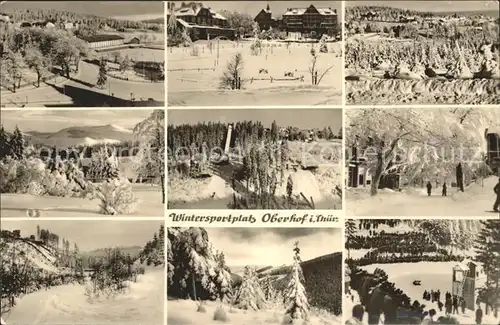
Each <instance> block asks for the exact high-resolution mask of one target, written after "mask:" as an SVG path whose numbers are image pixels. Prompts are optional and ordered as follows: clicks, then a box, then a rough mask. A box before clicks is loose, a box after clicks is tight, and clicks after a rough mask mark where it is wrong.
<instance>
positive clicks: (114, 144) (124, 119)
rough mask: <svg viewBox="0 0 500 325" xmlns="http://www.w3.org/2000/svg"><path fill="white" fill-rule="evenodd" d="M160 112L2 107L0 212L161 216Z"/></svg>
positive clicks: (162, 130)
mask: <svg viewBox="0 0 500 325" xmlns="http://www.w3.org/2000/svg"><path fill="white" fill-rule="evenodd" d="M164 143H165V111H164V110H135V109H134V110H126V109H120V110H48V109H47V110H31V111H30V110H9V111H5V110H2V112H1V128H0V146H1V149H0V153H1V157H0V193H1V196H0V197H1V207H2V208H1V216H2V217H51V218H54V217H61V218H71V217H91V218H95V217H99V216H110V215H128V216H150V217H163V215H164V201H165V194H164V178H165V172H164V166H165V149H164V148H165V144H164Z"/></svg>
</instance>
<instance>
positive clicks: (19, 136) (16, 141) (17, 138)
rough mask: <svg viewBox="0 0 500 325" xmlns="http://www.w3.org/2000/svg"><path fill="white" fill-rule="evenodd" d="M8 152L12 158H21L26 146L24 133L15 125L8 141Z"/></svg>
mask: <svg viewBox="0 0 500 325" xmlns="http://www.w3.org/2000/svg"><path fill="white" fill-rule="evenodd" d="M9 148H10V154H11V156H12V157H13V158H14V159H22V158H23V157H24V151H25V148H26V142H25V140H24V135H23V133H22V132H21V130H19V128H18V127H17V125H16V128H15V129H14V132H13V134H12V137H11V138H10V141H9Z"/></svg>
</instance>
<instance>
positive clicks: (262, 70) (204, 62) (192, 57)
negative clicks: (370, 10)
mask: <svg viewBox="0 0 500 325" xmlns="http://www.w3.org/2000/svg"><path fill="white" fill-rule="evenodd" d="M167 4H168V13H167V70H168V71H167V75H168V76H167V77H168V105H169V106H269V105H270V106H282V105H307V106H315V105H340V104H341V103H342V83H343V80H342V43H341V40H342V32H341V30H342V26H341V24H342V1H334V0H332V1H203V2H181V1H169V2H168V3H167Z"/></svg>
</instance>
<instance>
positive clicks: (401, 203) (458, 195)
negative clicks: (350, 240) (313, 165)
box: [346, 177, 500, 217]
mask: <svg viewBox="0 0 500 325" xmlns="http://www.w3.org/2000/svg"><path fill="white" fill-rule="evenodd" d="M497 182H498V178H497V177H490V178H488V179H485V180H484V186H481V184H479V183H478V184H472V185H471V186H470V187H468V188H467V189H466V190H465V192H464V193H462V192H456V188H449V189H448V196H446V197H442V196H441V189H435V190H434V193H433V195H432V196H430V197H429V196H427V193H426V190H425V189H408V190H405V191H403V192H394V191H386V190H381V191H379V193H378V194H377V195H376V196H374V197H371V196H370V195H369V188H368V187H367V188H366V189H356V190H352V189H349V190H347V196H346V204H347V215H348V216H455V217H459V216H464V217H465V216H467V217H475V216H486V217H494V216H497V215H498V216H500V214H498V213H494V212H493V203H494V201H495V194H494V192H493V187H494V186H495V184H496V183H497Z"/></svg>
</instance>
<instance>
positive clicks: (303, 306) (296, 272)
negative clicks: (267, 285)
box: [283, 242, 310, 324]
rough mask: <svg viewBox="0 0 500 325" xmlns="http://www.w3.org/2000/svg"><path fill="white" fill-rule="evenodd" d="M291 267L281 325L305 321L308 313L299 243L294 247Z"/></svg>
mask: <svg viewBox="0 0 500 325" xmlns="http://www.w3.org/2000/svg"><path fill="white" fill-rule="evenodd" d="M293 250H294V253H295V255H294V257H293V266H292V269H291V274H290V282H289V283H288V285H287V287H286V289H285V294H284V296H285V306H286V311H285V319H284V321H283V324H295V322H296V320H306V319H307V315H308V313H309V307H310V306H309V302H308V300H307V294H306V289H305V287H304V285H303V284H302V282H304V275H303V273H302V267H301V266H300V263H301V262H302V261H301V259H300V248H299V243H298V242H296V243H295V245H294V248H293Z"/></svg>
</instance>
